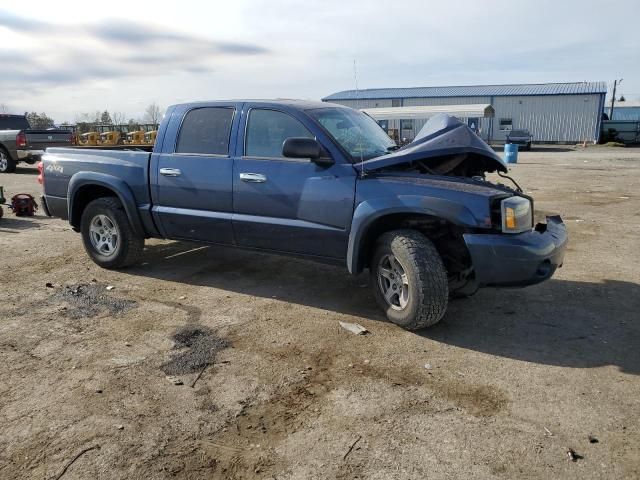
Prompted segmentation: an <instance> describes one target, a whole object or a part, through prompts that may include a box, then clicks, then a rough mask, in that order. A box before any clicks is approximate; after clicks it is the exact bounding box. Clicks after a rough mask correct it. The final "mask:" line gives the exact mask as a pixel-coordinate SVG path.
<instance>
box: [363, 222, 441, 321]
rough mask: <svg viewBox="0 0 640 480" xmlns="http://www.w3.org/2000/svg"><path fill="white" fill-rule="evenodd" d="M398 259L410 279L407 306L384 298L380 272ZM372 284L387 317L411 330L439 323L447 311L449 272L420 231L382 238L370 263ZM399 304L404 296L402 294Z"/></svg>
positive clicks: (386, 234)
mask: <svg viewBox="0 0 640 480" xmlns="http://www.w3.org/2000/svg"><path fill="white" fill-rule="evenodd" d="M389 255H392V256H393V257H395V259H396V260H397V261H398V262H399V264H400V266H401V268H402V270H403V271H404V273H405V274H406V277H407V281H408V283H407V285H408V299H407V300H406V301H407V303H406V305H405V306H404V307H401V305H395V306H392V304H390V303H389V302H388V301H387V300H386V299H385V296H384V292H383V287H382V286H381V282H384V281H385V280H383V279H382V278H381V277H380V276H379V270H380V269H382V271H385V269H384V266H381V265H384V262H386V261H387V259H388V258H389ZM370 274H371V283H372V286H373V291H374V295H375V297H376V301H377V302H378V304H379V305H380V307H381V308H382V309H383V310H384V311H385V313H386V315H387V318H388V319H389V320H390V321H391V322H393V323H395V324H396V325H399V326H401V327H402V328H405V329H407V330H418V329H421V328H425V327H429V326H431V325H435V324H436V323H438V322H439V321H440V320H441V319H442V317H443V316H444V314H445V312H446V310H447V303H448V300H449V286H448V280H447V270H446V268H445V266H444V264H443V263H442V258H441V257H440V254H439V253H438V251H437V250H436V248H435V246H434V245H433V243H431V241H430V240H429V239H427V237H425V236H424V235H423V234H421V233H420V232H418V231H416V230H393V231H391V232H387V233H385V234H383V235H381V236H380V238H378V240H377V242H376V246H375V251H374V253H373V256H372V258H371V264H370ZM398 303H400V296H399V295H398Z"/></svg>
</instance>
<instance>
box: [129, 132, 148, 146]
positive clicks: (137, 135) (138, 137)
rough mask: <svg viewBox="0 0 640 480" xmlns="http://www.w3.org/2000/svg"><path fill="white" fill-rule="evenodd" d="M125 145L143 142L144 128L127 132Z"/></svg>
mask: <svg viewBox="0 0 640 480" xmlns="http://www.w3.org/2000/svg"><path fill="white" fill-rule="evenodd" d="M124 143H125V145H142V144H144V130H136V131H134V132H129V133H127V139H126V140H125V141H124Z"/></svg>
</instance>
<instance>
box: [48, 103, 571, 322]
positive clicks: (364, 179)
mask: <svg viewBox="0 0 640 480" xmlns="http://www.w3.org/2000/svg"><path fill="white" fill-rule="evenodd" d="M40 171H41V174H40V177H39V180H40V182H41V183H42V184H43V188H44V196H43V202H42V204H43V206H44V208H45V210H46V211H47V212H48V214H50V215H52V216H56V217H61V218H63V219H68V220H69V222H70V223H71V225H72V226H73V228H74V229H75V230H76V231H78V232H80V233H81V235H82V240H83V243H84V246H85V249H86V251H87V253H88V255H89V256H90V257H91V258H92V259H93V261H94V262H95V263H97V264H98V265H100V266H102V267H105V268H120V267H125V266H127V265H130V264H133V263H135V262H136V261H137V260H138V259H139V258H140V256H141V254H142V252H143V246H144V241H145V238H150V237H154V238H170V239H176V240H190V241H200V242H205V243H209V244H214V245H231V246H236V247H243V248H249V249H256V250H261V251H268V252H274V253H281V254H288V255H296V256H303V257H306V258H310V259H314V260H318V261H323V262H332V263H335V264H339V265H344V266H346V267H347V269H348V271H349V272H351V273H352V274H358V273H360V272H362V271H363V270H364V269H367V268H368V269H369V271H370V275H371V284H372V287H373V291H374V294H375V298H376V299H377V302H378V303H379V304H380V306H381V307H382V309H383V310H384V311H385V313H386V315H387V317H388V318H389V320H391V321H392V322H394V323H396V324H398V325H400V326H402V327H404V328H407V329H411V330H414V329H419V328H424V327H427V326H430V325H433V324H435V323H436V322H438V321H439V320H440V319H441V318H442V317H443V315H444V313H445V311H446V308H447V303H448V301H449V298H450V297H454V296H468V295H471V294H473V293H475V291H476V290H477V289H478V288H479V287H484V286H524V285H530V284H534V283H538V282H541V281H543V280H546V279H548V278H550V277H551V276H552V275H553V273H554V272H555V270H556V268H558V267H559V266H561V265H562V262H563V257H564V252H565V247H566V242H567V234H566V229H565V226H564V224H563V223H562V220H561V219H560V217H547V223H542V224H538V225H535V226H534V225H533V201H532V199H531V198H529V197H528V196H526V195H525V194H524V193H523V192H522V190H521V189H520V188H519V187H518V185H517V184H515V182H512V181H510V184H513V186H507V185H503V184H501V183H496V182H491V181H488V180H487V179H486V178H485V176H486V174H488V173H492V172H495V173H496V174H498V175H501V176H502V177H504V178H505V179H509V177H508V176H507V175H506V173H507V168H506V165H505V164H504V163H503V161H502V160H501V159H500V157H498V156H497V155H496V154H495V153H494V152H493V150H492V149H491V148H490V147H489V146H488V145H487V144H486V143H484V142H483V141H482V140H481V139H480V138H479V137H478V136H477V135H476V134H475V133H474V132H473V131H471V130H470V129H469V128H468V127H467V126H466V125H464V124H463V123H461V122H459V121H458V120H456V119H454V118H451V117H449V116H446V115H440V116H437V117H433V118H432V119H431V120H429V122H427V124H426V125H425V127H424V128H423V130H422V131H421V132H420V134H419V135H418V137H417V138H416V139H415V140H414V141H413V142H412V143H410V144H409V145H406V146H405V147H403V148H398V147H397V146H396V145H395V143H394V142H393V141H392V140H391V139H390V138H389V137H388V136H387V135H386V133H385V132H384V131H383V130H382V129H381V128H380V127H379V126H378V125H377V124H376V122H375V121H374V120H373V119H371V118H370V117H368V116H367V115H365V114H363V113H361V112H358V111H355V110H352V109H350V108H347V107H343V106H340V105H333V104H329V103H316V102H306V101H289V100H277V101H275V100H274V101H229V102H203V103H189V104H182V105H175V106H172V107H170V108H169V109H168V110H167V112H166V114H165V116H164V119H163V121H162V124H161V125H160V129H159V131H158V136H157V141H156V145H155V147H154V149H153V152H152V153H147V152H140V151H122V150H120V151H107V150H82V149H66V148H49V149H47V152H46V154H45V156H44V158H43V162H42V164H41V165H40ZM283 268H286V267H283Z"/></svg>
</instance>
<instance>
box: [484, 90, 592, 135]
mask: <svg viewBox="0 0 640 480" xmlns="http://www.w3.org/2000/svg"><path fill="white" fill-rule="evenodd" d="M492 105H493V108H494V109H495V111H496V116H495V120H494V134H493V139H494V140H499V141H502V140H505V139H506V135H507V133H508V132H506V131H501V130H500V127H499V125H500V119H501V118H511V119H512V121H513V129H514V130H515V129H527V130H529V131H530V132H531V134H532V135H533V140H534V142H536V141H538V142H576V143H578V142H582V141H584V140H587V141H590V142H591V141H595V140H597V132H596V129H597V126H598V120H599V117H600V95H549V96H523V97H494V101H493V104H492Z"/></svg>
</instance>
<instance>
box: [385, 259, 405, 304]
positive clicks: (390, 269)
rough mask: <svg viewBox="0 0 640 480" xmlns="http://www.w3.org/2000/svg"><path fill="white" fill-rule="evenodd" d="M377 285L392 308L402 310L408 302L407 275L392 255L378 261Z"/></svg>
mask: <svg viewBox="0 0 640 480" xmlns="http://www.w3.org/2000/svg"><path fill="white" fill-rule="evenodd" d="M378 287H379V288H380V292H381V293H382V296H383V297H384V299H385V301H386V302H387V304H388V305H389V306H390V307H391V308H393V309H394V310H404V309H405V308H406V306H407V304H408V303H409V293H410V292H409V277H408V276H407V273H406V270H405V268H404V267H403V266H402V265H401V264H400V262H399V261H398V259H397V258H396V257H395V256H394V255H392V254H389V255H384V256H383V257H382V258H381V259H380V261H379V262H378Z"/></svg>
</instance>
